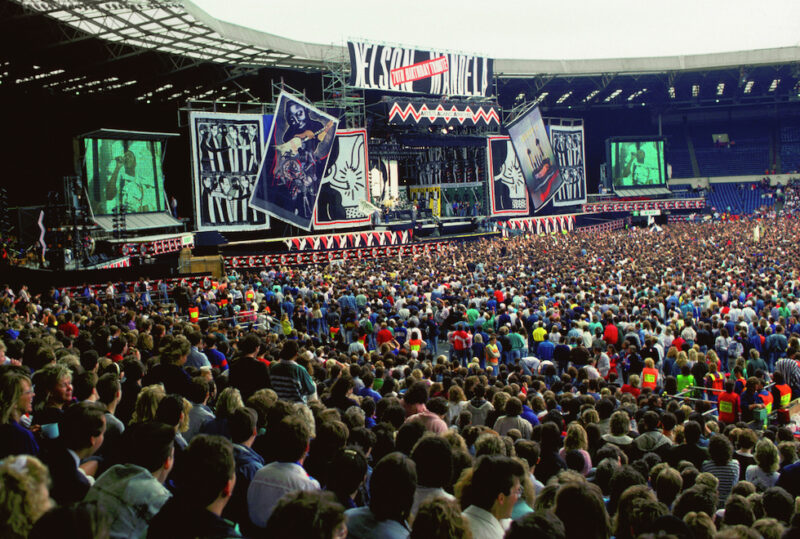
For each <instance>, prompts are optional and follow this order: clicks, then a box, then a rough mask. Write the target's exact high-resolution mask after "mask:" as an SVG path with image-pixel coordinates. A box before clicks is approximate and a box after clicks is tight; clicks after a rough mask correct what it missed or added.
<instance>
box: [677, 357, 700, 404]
mask: <svg viewBox="0 0 800 539" xmlns="http://www.w3.org/2000/svg"><path fill="white" fill-rule="evenodd" d="M695 385H697V384H696V383H695V380H694V376H692V373H691V369H690V368H689V365H684V366H683V367H681V373H680V374H679V375H678V393H681V392H682V391H683V390H684V389H686V388H687V387H694V386H695ZM685 396H686V397H694V391H690V392H689V393H688V394H687V395H685Z"/></svg>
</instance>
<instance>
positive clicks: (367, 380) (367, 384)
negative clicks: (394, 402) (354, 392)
mask: <svg viewBox="0 0 800 539" xmlns="http://www.w3.org/2000/svg"><path fill="white" fill-rule="evenodd" d="M361 381H362V382H364V387H363V388H361V390H360V391H359V392H358V396H359V397H372V400H374V401H375V402H378V401H379V400H381V394H380V393H378V392H377V391H375V390H374V389H372V384H373V383H374V382H375V375H374V374H372V373H371V372H369V371H367V372H365V373H364V374H362V375H361Z"/></svg>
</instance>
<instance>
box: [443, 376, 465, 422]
mask: <svg viewBox="0 0 800 539" xmlns="http://www.w3.org/2000/svg"><path fill="white" fill-rule="evenodd" d="M466 406H467V396H466V395H465V394H464V390H463V389H461V387H460V386H458V385H456V384H453V385H452V386H450V389H449V390H448V391H447V416H446V417H445V421H446V422H447V424H448V425H453V424H454V423H455V422H456V420H457V419H458V416H459V414H461V412H462V411H463V410H466Z"/></svg>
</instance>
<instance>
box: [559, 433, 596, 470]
mask: <svg viewBox="0 0 800 539" xmlns="http://www.w3.org/2000/svg"><path fill="white" fill-rule="evenodd" d="M588 449H589V438H588V436H587V435H586V429H584V428H583V425H581V424H580V423H578V422H577V421H573V422H572V423H570V424H569V426H568V427H567V436H566V437H565V438H564V447H562V448H561V451H559V453H558V454H559V455H560V456H561V458H562V459H564V460H566V458H567V453H568V452H569V451H579V452H580V453H581V455H583V461H584V465H583V469H582V470H580V472H581V473H582V474H583V476H584V477H586V476H587V475H589V472H591V471H592V457H591V456H590V455H589V452H588Z"/></svg>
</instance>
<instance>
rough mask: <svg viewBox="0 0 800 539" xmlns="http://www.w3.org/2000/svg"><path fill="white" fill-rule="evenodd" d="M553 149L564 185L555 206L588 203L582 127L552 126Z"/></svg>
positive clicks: (554, 202)
mask: <svg viewBox="0 0 800 539" xmlns="http://www.w3.org/2000/svg"><path fill="white" fill-rule="evenodd" d="M549 129H550V145H551V146H552V147H553V153H554V154H555V157H556V160H557V161H558V166H559V168H560V169H561V177H562V178H563V179H564V185H563V186H562V187H561V189H559V191H558V192H557V193H556V196H555V197H554V198H553V206H556V207H562V206H573V205H575V204H583V203H585V202H586V164H585V159H584V156H585V152H584V148H585V145H584V138H583V126H582V125H552V124H551V125H550V128H549Z"/></svg>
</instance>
